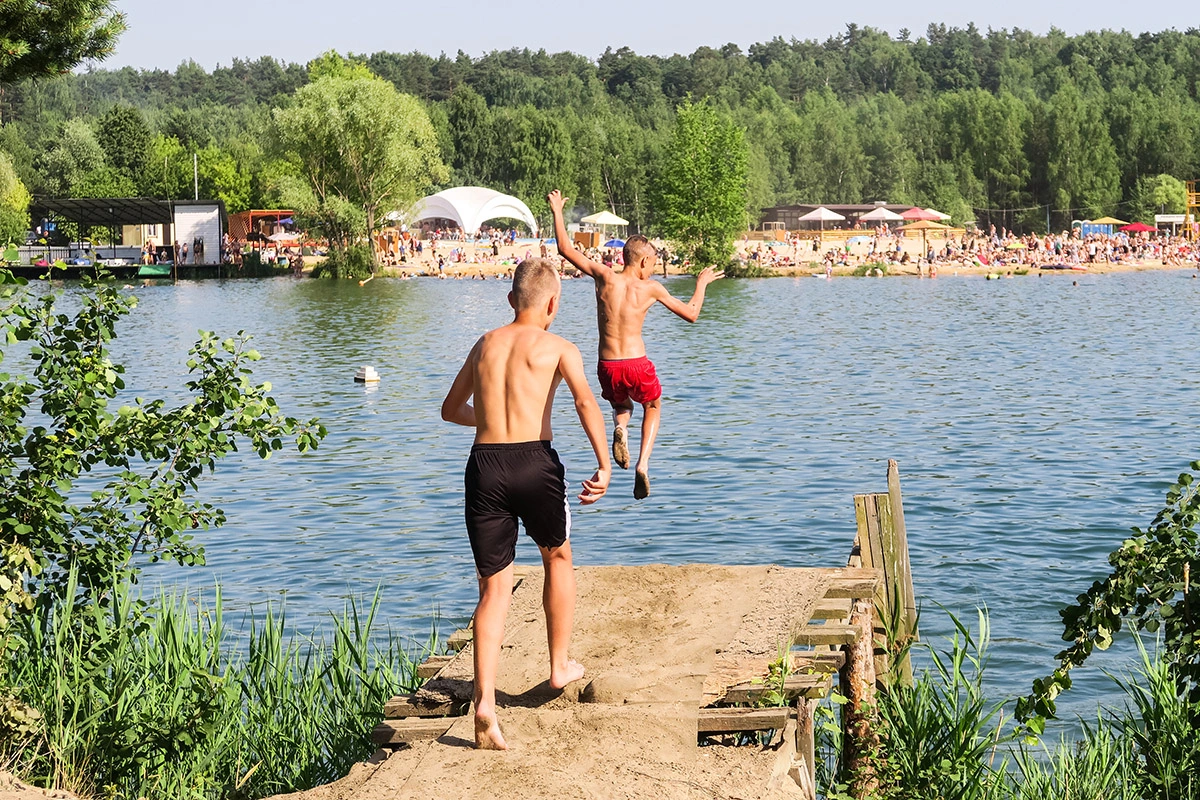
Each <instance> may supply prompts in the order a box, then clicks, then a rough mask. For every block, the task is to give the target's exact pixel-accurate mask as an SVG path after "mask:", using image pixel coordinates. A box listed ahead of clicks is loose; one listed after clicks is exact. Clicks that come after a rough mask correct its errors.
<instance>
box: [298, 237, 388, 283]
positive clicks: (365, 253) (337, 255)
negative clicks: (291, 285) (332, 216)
mask: <svg viewBox="0 0 1200 800" xmlns="http://www.w3.org/2000/svg"><path fill="white" fill-rule="evenodd" d="M373 266H374V265H373V264H372V263H371V251H370V249H369V248H367V247H365V246H363V245H351V246H350V247H347V248H346V249H344V250H334V251H332V252H330V254H329V257H328V258H326V259H325V260H324V261H322V262H321V263H320V264H318V265H317V266H316V267H314V268H313V273H312V274H313V277H314V278H350V279H352V280H362V279H363V278H366V277H368V276H370V274H371V271H372V269H373Z"/></svg>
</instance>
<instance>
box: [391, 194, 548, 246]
mask: <svg viewBox="0 0 1200 800" xmlns="http://www.w3.org/2000/svg"><path fill="white" fill-rule="evenodd" d="M408 218H409V220H411V221H412V222H420V221H421V220H423V219H451V220H454V221H455V222H457V223H458V226H459V227H460V228H461V229H462V230H463V231H465V232H467V233H475V232H476V231H478V230H479V228H480V226H481V225H483V223H485V222H487V221H488V220H491V219H519V220H521V221H522V222H524V223H525V224H526V225H528V226H529V230H530V231H532V232H533V235H534V236H537V232H538V225H537V220H536V219H534V218H533V212H532V211H530V210H529V206H527V205H525V204H524V203H522V202H521V201H520V200H518V199H517V198H515V197H513V196H512V195H508V194H501V193H500V192H497V191H496V190H494V189H487V188H484V187H483V186H459V187H456V188H454V189H446V190H444V191H441V192H438V193H437V194H431V195H430V196H429V197H426V198H424V199H423V200H418V201H417V202H416V204H415V205H414V206H413V208H412V212H411V213H410V214H409V215H408Z"/></svg>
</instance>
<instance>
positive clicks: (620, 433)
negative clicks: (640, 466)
mask: <svg viewBox="0 0 1200 800" xmlns="http://www.w3.org/2000/svg"><path fill="white" fill-rule="evenodd" d="M628 438H629V434H628V433H626V431H625V429H624V428H622V427H621V426H620V425H618V426H616V427H615V428H613V461H615V462H617V466H618V467H620V468H621V469H629V443H628V441H627V439H628Z"/></svg>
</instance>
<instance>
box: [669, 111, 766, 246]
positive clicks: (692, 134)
mask: <svg viewBox="0 0 1200 800" xmlns="http://www.w3.org/2000/svg"><path fill="white" fill-rule="evenodd" d="M747 159H748V154H747V148H746V140H745V133H744V132H743V131H742V129H741V128H739V127H737V126H736V125H735V124H734V123H733V122H732V121H731V120H729V119H727V118H725V117H724V116H722V115H721V113H720V112H718V111H717V110H716V109H715V108H714V107H713V106H712V105H711V104H710V103H708V102H704V103H692V102H691V101H690V100H687V101H685V102H684V103H683V105H681V106H680V107H679V109H678V112H677V114H676V118H675V131H674V134H673V135H672V137H671V141H670V143H669V144H668V145H667V149H666V154H665V158H664V160H663V166H662V171H661V172H660V173H659V175H658V179H657V182H656V187H657V191H656V194H657V199H658V214H659V217H658V219H659V225H660V226H661V227H662V230H663V232H664V233H665V234H666V236H667V238H668V239H670V240H671V241H672V242H673V243H674V244H675V245H676V247H677V248H678V249H679V252H680V253H682V254H683V255H685V256H686V257H687V258H689V259H691V261H692V262H693V265H694V267H695V268H696V269H699V268H701V267H703V266H707V265H724V264H726V263H728V262H729V260H730V258H731V257H732V256H733V241H734V239H735V238H736V236H737V233H738V231H740V230H742V229H743V228H744V227H745V225H746V189H747Z"/></svg>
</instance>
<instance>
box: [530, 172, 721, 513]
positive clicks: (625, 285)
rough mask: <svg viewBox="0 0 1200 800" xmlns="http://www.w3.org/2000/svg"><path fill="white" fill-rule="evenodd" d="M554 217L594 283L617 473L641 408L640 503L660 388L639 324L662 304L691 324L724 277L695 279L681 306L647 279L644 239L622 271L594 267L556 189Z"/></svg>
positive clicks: (628, 247)
mask: <svg viewBox="0 0 1200 800" xmlns="http://www.w3.org/2000/svg"><path fill="white" fill-rule="evenodd" d="M546 199H547V200H548V201H549V202H550V210H551V211H553V212H554V235H555V237H556V238H557V240H558V252H559V253H560V254H561V255H562V257H563V258H565V259H567V261H570V262H571V263H572V264H574V265H575V267H576V268H577V269H578V270H579V271H580V272H582V273H583V274H585V275H588V276H590V277H591V278H592V280H594V281H595V282H596V316H597V317H598V318H599V322H600V365H599V367H598V370H597V371H598V372H599V376H600V388H601V396H602V397H603V398H604V399H605V400H607V401H608V402H609V403H611V404H612V407H613V421H614V423H615V427H614V429H613V444H612V452H613V460H614V461H616V462H617V466H619V467H620V468H621V469H629V431H628V428H629V420H630V418H631V417H632V416H633V404H634V402H637V403H641V404H642V411H643V415H642V445H641V450H640V452H639V453H638V460H637V466H636V470H635V472H636V475H635V479H634V484H633V496H634V497H635V498H636V499H638V500H642V499H643V498H645V497H648V496H649V495H650V451H651V450H653V449H654V439H655V437H656V436H657V435H658V421H659V416H660V406H661V399H662V386H661V385H660V384H659V382H658V375H657V374H656V373H655V371H654V364H652V363H650V359H648V358H647V357H646V343H645V342H644V341H643V340H642V324H643V323H644V322H645V321H646V312H647V311H649V310H650V307H651V306H653V305H654V304H655V303H662V304H663V305H664V306H666V307H667V308H668V309H670V310H671V311H673V312H674V313H675V314H677V315H678V316H679V317H681V318H683V319H686V320H687V321H688V322H695V321H696V320H697V319H698V318H699V317H700V307H701V306H703V305H704V290H705V288H706V287H707V286H708V284H710V283H712V282H713V281H715V280H717V279H718V278H720V277H722V276H724V274H725V273H723V272H714V271H713V270H712V268H711V267H710V268H707V269H705V270H704V271H702V272H701V273H700V274H699V275H697V276H696V290H695V292H694V293H693V294H692V299H691V300H689V301H688V302H686V303H684V302H683V301H682V300H679V299H678V298H676V297H674V296H673V295H672V294H671V293H670V292H668V291H667V289H666V287H665V286H663V285H662V284H661V283H659V282H658V281H656V280H653V279H652V278H651V276H652V275H653V274H654V266H655V264H657V263H658V252H657V251H656V250H655V249H654V246H653V245H652V244H650V242H649V241H647V239H646V237H645V236H630V237H629V239H627V240H626V242H625V251H624V256H625V269H624V270H622V271H621V272H617V271H615V270H613V269H612V268H611V267H608V266H605V265H604V264H597V263H596V262H595V261H592V260H591V259H589V258H587V257H586V256H584V255H583V253H580V252H579V251H578V250H576V249H575V246H574V245H572V244H571V240H570V239H569V238H568V236H567V228H566V225H565V224H564V222H563V213H562V210H563V205H564V204H565V203H566V202H567V199H566V198H565V197H563V196H562V193H560V192H559V191H558V190H557V189H555V190H554V191H553V192H551V193H550V194H549V195H547V196H546Z"/></svg>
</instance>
